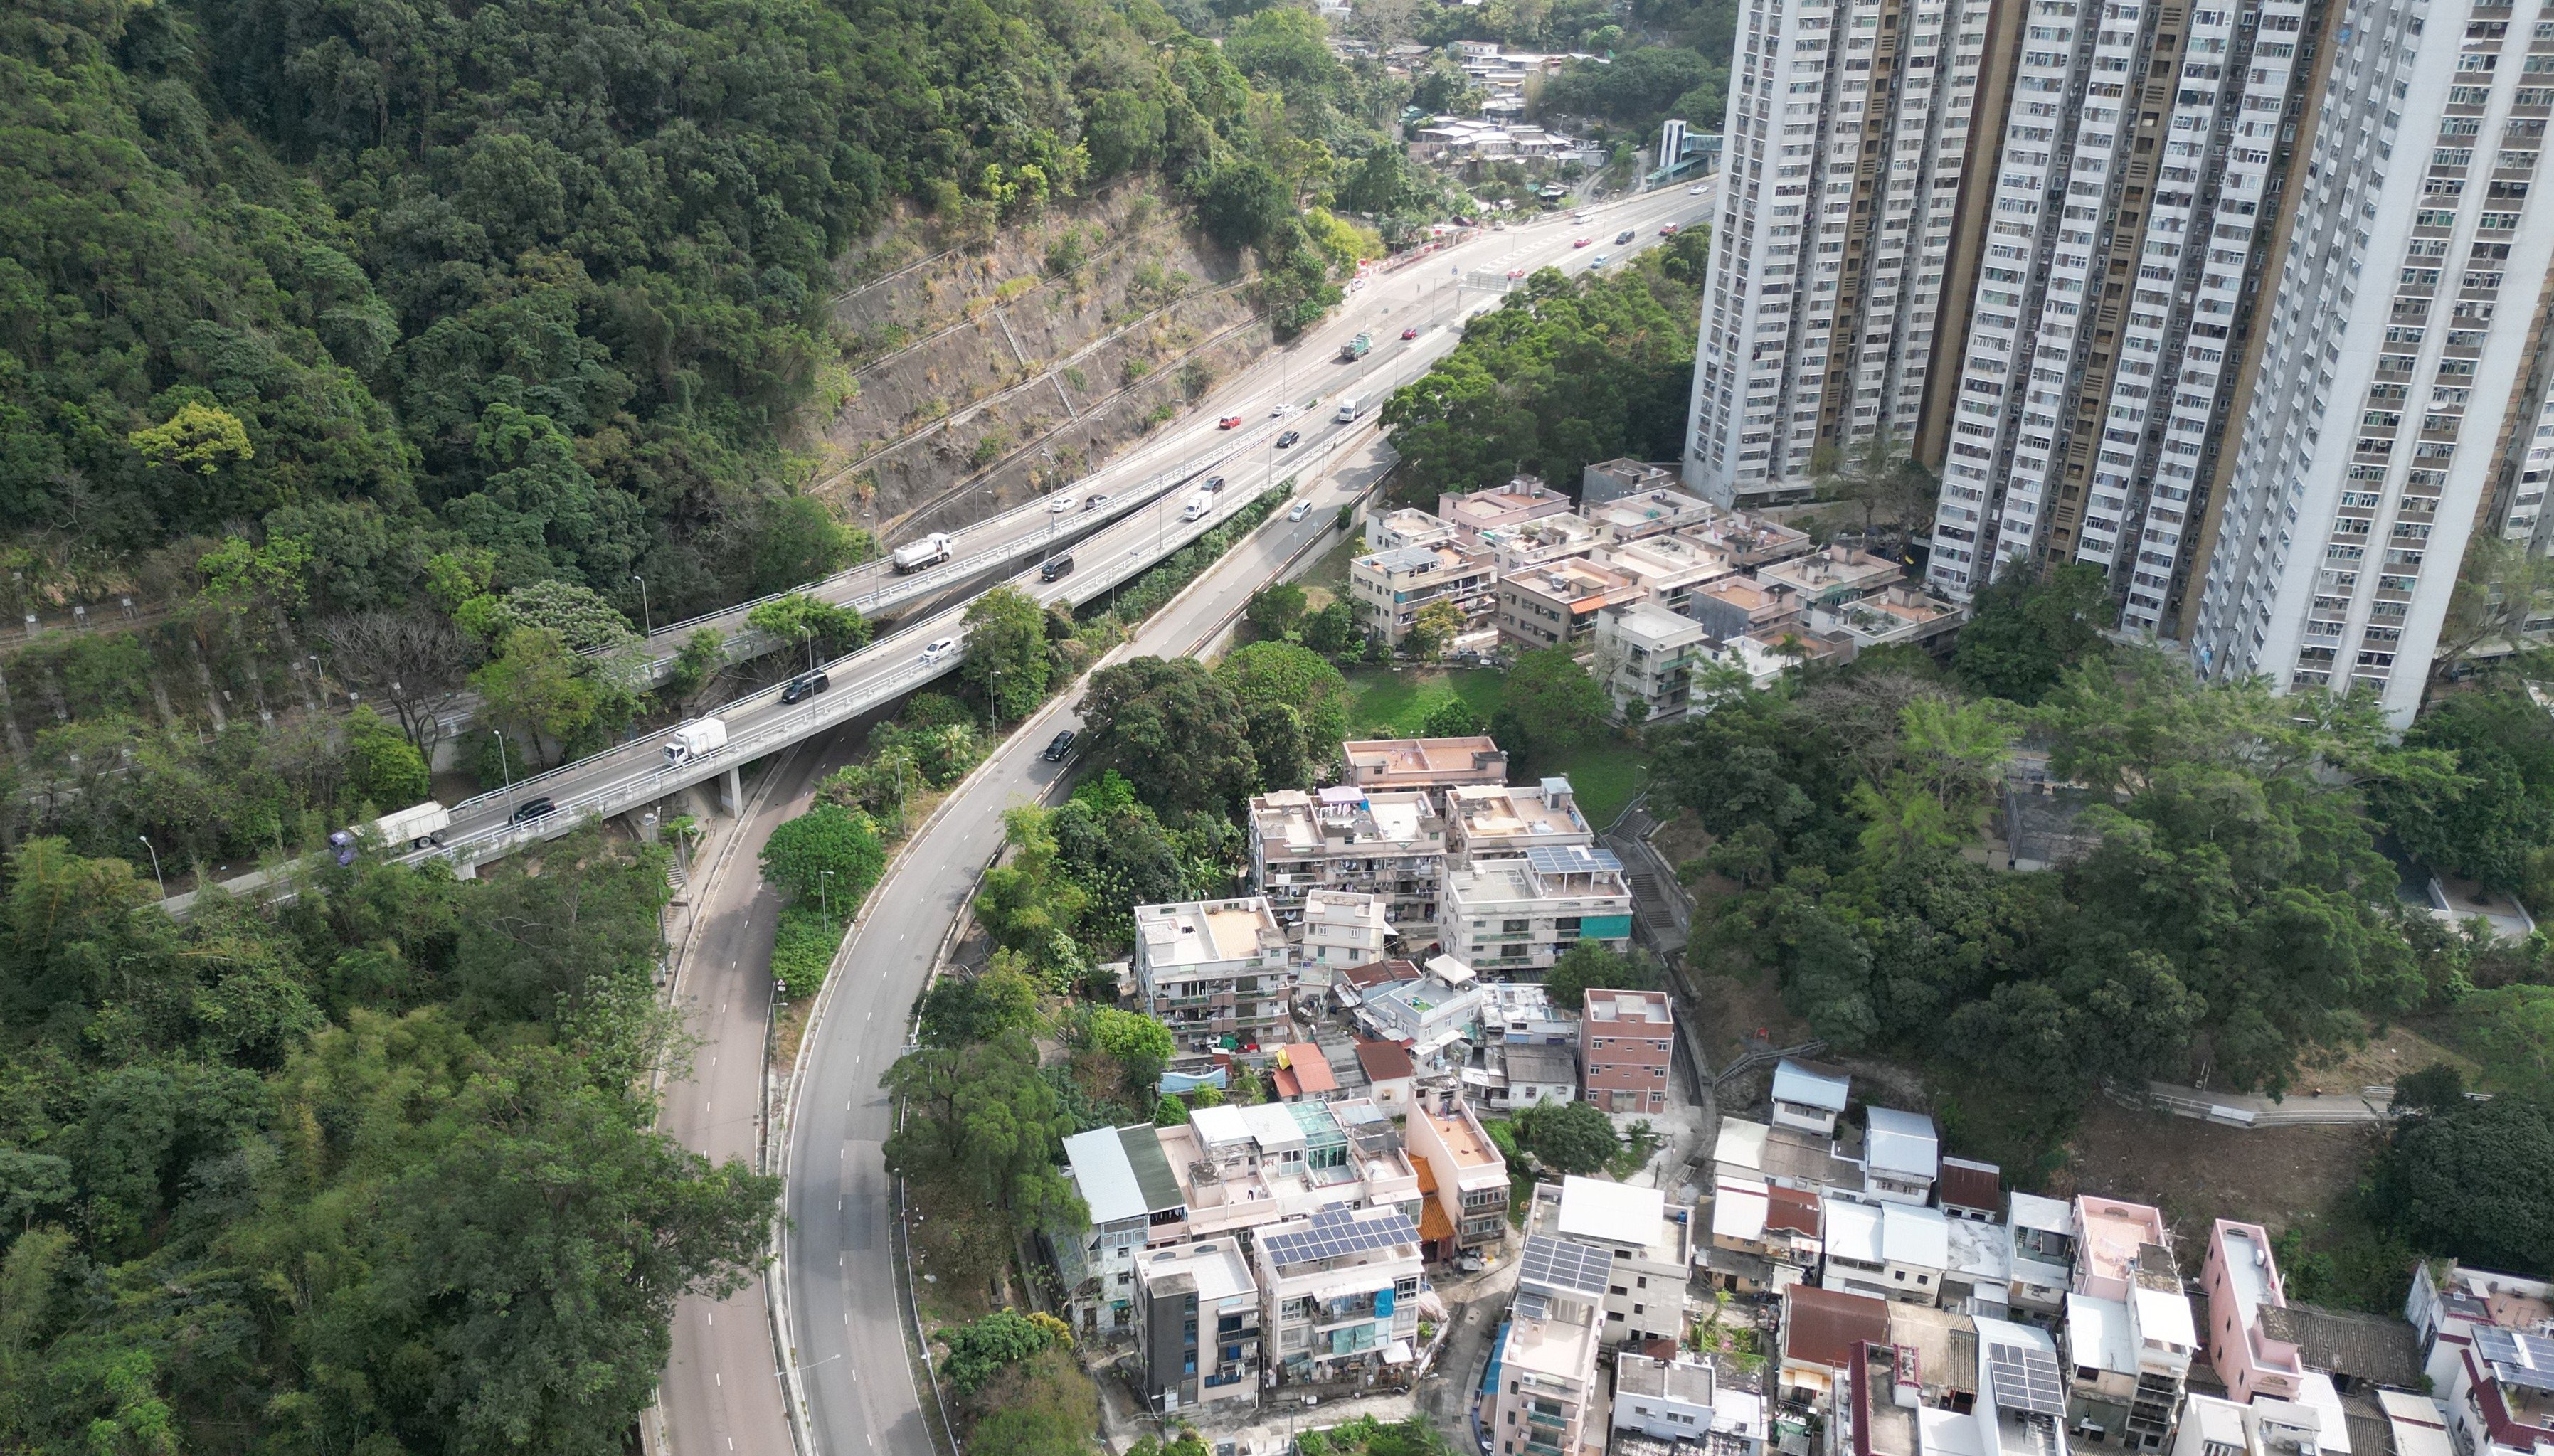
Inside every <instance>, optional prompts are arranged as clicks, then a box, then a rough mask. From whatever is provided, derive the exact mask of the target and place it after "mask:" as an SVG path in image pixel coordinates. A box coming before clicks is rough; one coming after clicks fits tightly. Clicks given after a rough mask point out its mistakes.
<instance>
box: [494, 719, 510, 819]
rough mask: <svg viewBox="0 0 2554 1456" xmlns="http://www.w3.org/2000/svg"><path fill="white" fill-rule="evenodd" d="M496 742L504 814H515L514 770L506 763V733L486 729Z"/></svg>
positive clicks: (496, 729) (495, 729)
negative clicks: (504, 787) (502, 779)
mask: <svg viewBox="0 0 2554 1456" xmlns="http://www.w3.org/2000/svg"><path fill="white" fill-rule="evenodd" d="M488 732H489V735H490V736H492V737H494V738H495V739H496V740H497V773H498V775H499V776H500V777H502V778H504V779H505V781H506V812H507V813H508V814H512V813H514V812H515V770H514V769H513V767H511V766H510V765H509V764H508V763H507V762H506V733H505V730H504V729H502V728H490V729H488Z"/></svg>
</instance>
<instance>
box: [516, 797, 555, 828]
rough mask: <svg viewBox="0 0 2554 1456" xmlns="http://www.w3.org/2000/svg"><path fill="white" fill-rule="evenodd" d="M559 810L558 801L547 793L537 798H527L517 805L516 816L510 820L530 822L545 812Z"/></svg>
mask: <svg viewBox="0 0 2554 1456" xmlns="http://www.w3.org/2000/svg"><path fill="white" fill-rule="evenodd" d="M557 812H558V801H557V800H555V799H552V798H551V797H550V796H549V795H547V794H543V795H541V796H540V797H539V798H537V799H526V800H524V801H523V802H522V803H521V804H518V805H516V806H515V813H514V816H513V818H512V819H511V820H509V821H508V822H509V823H512V824H530V823H531V822H532V821H533V820H536V819H538V818H540V817H541V816H543V815H545V814H555V813H557Z"/></svg>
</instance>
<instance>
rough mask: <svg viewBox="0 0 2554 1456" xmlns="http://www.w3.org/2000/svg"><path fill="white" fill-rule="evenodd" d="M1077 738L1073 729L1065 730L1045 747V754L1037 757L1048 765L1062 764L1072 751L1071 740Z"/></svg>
mask: <svg viewBox="0 0 2554 1456" xmlns="http://www.w3.org/2000/svg"><path fill="white" fill-rule="evenodd" d="M1078 736H1080V735H1079V734H1077V733H1076V732H1074V730H1073V729H1071V728H1066V729H1065V730H1064V731H1063V732H1060V733H1058V734H1056V735H1055V738H1054V740H1053V741H1051V742H1049V743H1048V744H1047V745H1046V752H1045V753H1043V754H1041V755H1039V756H1041V757H1043V758H1044V759H1046V761H1047V762H1049V763H1062V762H1063V761H1064V757H1065V755H1066V754H1068V753H1071V752H1072V751H1073V740H1074V739H1075V738H1076V737H1078Z"/></svg>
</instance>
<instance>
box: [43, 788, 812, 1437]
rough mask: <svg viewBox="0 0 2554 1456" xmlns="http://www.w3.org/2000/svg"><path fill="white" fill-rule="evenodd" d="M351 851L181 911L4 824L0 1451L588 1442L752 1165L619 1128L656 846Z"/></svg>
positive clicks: (635, 1405) (638, 1093)
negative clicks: (482, 868)
mask: <svg viewBox="0 0 2554 1456" xmlns="http://www.w3.org/2000/svg"><path fill="white" fill-rule="evenodd" d="M535 868H536V870H537V872H531V873H527V872H525V871H524V870H523V869H522V868H520V867H517V868H507V869H501V870H499V871H498V872H497V873H494V874H491V875H489V876H488V877H486V878H484V879H482V880H479V881H476V882H472V883H456V882H455V881H453V880H452V879H451V878H450V876H449V875H447V874H444V873H442V872H440V871H439V870H414V869H406V868H397V867H385V866H382V865H380V864H379V863H378V862H377V861H374V860H371V859H359V860H358V861H357V862H356V864H355V865H354V866H353V867H351V868H347V869H337V868H335V867H333V866H332V867H329V868H327V869H325V870H323V871H322V872H320V873H319V874H318V875H316V876H315V877H314V880H313V882H311V883H309V884H306V885H305V886H304V887H303V893H302V895H301V896H300V898H299V899H297V900H296V901H295V902H294V903H293V904H292V905H290V907H287V908H285V909H283V910H281V911H278V912H276V913H274V914H273V915H272V916H270V915H269V914H267V913H265V912H262V911H259V910H257V909H254V908H252V907H249V906H246V905H242V904H238V903H234V902H230V901H228V900H226V899H224V898H222V897H220V896H218V895H215V896H213V897H210V898H208V899H207V900H206V901H204V902H202V903H199V904H198V905H197V906H196V908H195V913H194V916H193V918H192V919H191V920H189V921H188V922H187V923H186V924H184V925H182V926H181V925H178V924H175V923H174V922H172V921H170V920H169V919H168V918H166V917H165V916H163V915H161V914H159V913H158V912H157V911H156V910H152V909H140V908H136V907H137V905H138V904H139V902H142V901H145V900H148V899H149V898H150V894H149V891H148V889H147V887H146V886H144V885H137V884H136V883H135V880H134V877H133V875H132V873H131V870H130V868H129V866H127V865H125V864H124V863H123V862H122V861H120V860H99V859H83V858H80V857H79V856H77V855H75V854H72V853H71V852H69V850H68V849H67V848H66V847H65V846H64V845H63V844H62V843H61V842H60V841H58V840H31V841H29V842H27V843H25V844H23V845H21V846H20V847H19V848H18V849H17V850H16V851H15V852H14V853H13V855H12V856H11V858H10V861H9V864H8V895H7V898H6V900H5V902H0V923H5V934H0V1008H5V1014H0V1027H6V1028H7V1029H8V1030H7V1032H6V1033H5V1036H0V1084H5V1085H6V1086H8V1087H9V1088H10V1089H11V1092H10V1095H9V1096H8V1097H7V1098H5V1099H0V1213H5V1216H4V1217H0V1288H6V1289H7V1290H8V1297H7V1300H6V1311H5V1318H0V1445H6V1446H7V1447H8V1448H9V1449H12V1450H26V1451H68V1450H74V1449H80V1450H99V1449H105V1450H119V1451H120V1450H178V1449H187V1450H206V1451H239V1452H251V1451H299V1450H314V1449H340V1450H356V1449H360V1450H367V1451H380V1452H384V1453H392V1452H402V1451H416V1452H426V1451H435V1452H450V1451H463V1452H479V1451H500V1450H505V1451H514V1450H523V1449H538V1450H543V1451H560V1452H570V1453H575V1452H588V1453H597V1456H602V1453H609V1452H612V1451H614V1450H617V1449H618V1448H619V1446H620V1442H621V1440H622V1437H623V1435H624V1433H625V1432H626V1431H627V1430H628V1429H629V1427H630V1424H631V1422H632V1420H633V1419H634V1418H635V1417H636V1416H637V1415H638V1413H639V1410H640V1409H641V1408H642V1407H643V1406H644V1405H645V1403H646V1401H647V1400H648V1399H649V1398H650V1396H651V1394H652V1392H653V1390H654V1386H655V1381H656V1376H657V1373H658V1371H659V1370H660V1368H661V1367H662V1365H663V1362H664V1359H665V1355H666V1350H667V1338H668V1337H667V1323H668V1320H669V1319H670V1318H671V1315H672V1309H673V1303H674V1300H675V1299H676V1298H677V1297H679V1296H680V1295H681V1294H683V1293H684V1292H685V1291H687V1290H689V1289H695V1288H698V1289H708V1290H712V1291H722V1290H725V1289H728V1288H733V1287H734V1286H735V1285H736V1284H737V1283H738V1282H739V1281H740V1280H741V1279H742V1278H743V1276H744V1274H745V1272H746V1271H748V1270H750V1269H751V1268H752V1267H753V1265H754V1264H755V1261H756V1260H758V1259H759V1258H760V1257H761V1253H762V1248H763V1239H764V1236H765V1234H766V1232H767V1228H768V1223H769V1218H770V1207H771V1200H772V1198H773V1196H774V1194H775V1192H776V1184H775V1182H774V1180H772V1179H769V1178H764V1177H758V1176H755V1175H753V1174H752V1173H751V1172H749V1171H748V1170H746V1169H745V1168H743V1167H742V1166H738V1165H731V1166H729V1167H726V1168H721V1169H713V1168H711V1167H710V1166H709V1165H708V1164H706V1163H705V1162H703V1161H702V1160H701V1159H700V1158H698V1157H697V1156H695V1155H693V1154H690V1153H686V1152H684V1151H683V1150H682V1149H680V1148H679V1147H677V1146H676V1145H674V1144H673V1143H672V1142H670V1141H669V1140H667V1139H665V1138H663V1137H661V1136H659V1135H657V1134H656V1133H654V1132H652V1131H649V1129H648V1124H649V1122H650V1121H651V1120H652V1108H651V1107H650V1106H649V1105H648V1103H647V1102H646V1100H645V1099H644V1096H643V1088H644V1087H645V1085H646V1082H645V1080H644V1078H643V1076H641V1075H639V1074H637V1073H639V1072H641V1071H643V1069H644V1068H645V1067H646V1066H647V1065H648V1064H650V1063H651V1062H652V1061H653V1059H654V1057H655V1056H656V1055H657V1053H658V1052H659V1051H661V1050H662V1048H663V1046H664V1041H665V1033H666V1023H665V1021H664V1018H663V1013H662V1012H661V1010H660V1009H659V1007H658V1004H657V1002H656V1000H655V996H654V987H653V984H652V979H651V972H652V969H653V965H654V958H655V952H656V913H657V910H658V908H659V906H661V905H662V903H663V897H664V894H665V876H664V867H663V863H662V860H661V859H660V858H658V857H657V856H656V854H655V852H654V851H652V850H639V849H635V848H630V847H626V846H614V845H610V844H607V843H605V842H604V841H603V840H601V839H600V837H599V836H596V835H593V834H590V833H589V834H579V835H575V836H571V837H569V838H567V839H564V840H557V841H555V842H553V843H551V844H549V845H547V846H545V847H544V848H543V850H542V851H541V854H540V859H539V863H538V865H537V866H535Z"/></svg>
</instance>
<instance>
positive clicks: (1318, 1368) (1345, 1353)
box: [1256, 1208, 1420, 1385]
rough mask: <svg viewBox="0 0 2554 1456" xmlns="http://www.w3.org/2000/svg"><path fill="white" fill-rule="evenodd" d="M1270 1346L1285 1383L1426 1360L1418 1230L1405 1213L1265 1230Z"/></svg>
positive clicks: (1326, 1217) (1338, 1217) (1383, 1211)
mask: <svg viewBox="0 0 2554 1456" xmlns="http://www.w3.org/2000/svg"><path fill="white" fill-rule="evenodd" d="M1256 1242H1257V1245H1258V1284H1259V1297H1260V1312H1261V1322H1260V1329H1261V1349H1262V1350H1263V1351H1264V1352H1265V1355H1264V1358H1265V1359H1266V1360H1267V1361H1269V1362H1270V1363H1271V1364H1273V1365H1274V1367H1275V1369H1276V1374H1277V1379H1278V1382H1279V1383H1280V1384H1282V1385H1300V1384H1306V1383H1321V1384H1327V1383H1330V1382H1334V1381H1346V1380H1355V1379H1359V1378H1363V1377H1370V1376H1372V1375H1375V1374H1378V1373H1380V1372H1381V1371H1382V1369H1383V1368H1384V1367H1385V1366H1387V1365H1407V1364H1409V1363H1410V1362H1411V1361H1412V1360H1414V1359H1416V1358H1417V1354H1418V1352H1417V1350H1416V1349H1415V1348H1414V1346H1415V1345H1416V1343H1417V1340H1418V1336H1419V1270H1420V1261H1419V1229H1418V1227H1417V1226H1416V1225H1415V1224H1413V1223H1412V1222H1411V1221H1410V1219H1409V1217H1408V1216H1407V1215H1405V1214H1403V1213H1402V1212H1401V1211H1399V1210H1398V1209H1387V1208H1325V1209H1323V1210H1322V1211H1320V1212H1318V1213H1315V1214H1313V1215H1312V1216H1311V1217H1309V1218H1301V1219H1294V1220H1290V1221H1288V1222H1285V1223H1281V1224H1278V1225H1276V1226H1274V1227H1271V1228H1267V1229H1263V1230H1261V1231H1260V1233H1259V1236H1258V1239H1257V1241H1256Z"/></svg>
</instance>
